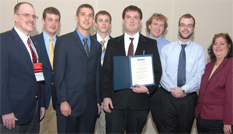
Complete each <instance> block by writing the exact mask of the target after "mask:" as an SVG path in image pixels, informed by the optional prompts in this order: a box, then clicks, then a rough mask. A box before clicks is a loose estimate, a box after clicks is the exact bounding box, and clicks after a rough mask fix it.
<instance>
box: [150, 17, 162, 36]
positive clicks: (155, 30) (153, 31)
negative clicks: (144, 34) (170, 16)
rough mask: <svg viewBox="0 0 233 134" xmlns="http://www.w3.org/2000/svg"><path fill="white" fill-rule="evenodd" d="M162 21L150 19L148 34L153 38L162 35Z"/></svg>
mask: <svg viewBox="0 0 233 134" xmlns="http://www.w3.org/2000/svg"><path fill="white" fill-rule="evenodd" d="M164 23H165V22H164V20H156V19H153V20H152V22H151V24H150V25H149V29H150V35H151V36H152V37H153V38H155V39H158V38H159V37H160V36H162V34H163V31H164Z"/></svg>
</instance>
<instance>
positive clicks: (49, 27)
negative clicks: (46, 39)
mask: <svg viewBox="0 0 233 134" xmlns="http://www.w3.org/2000/svg"><path fill="white" fill-rule="evenodd" d="M42 23H43V25H44V31H45V32H46V33H47V34H48V35H49V36H50V37H53V36H54V35H55V34H56V32H57V29H58V28H59V25H60V17H59V16H58V15H56V14H50V13H47V14H46V17H45V20H44V19H43V18H42Z"/></svg>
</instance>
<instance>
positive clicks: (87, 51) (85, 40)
mask: <svg viewBox="0 0 233 134" xmlns="http://www.w3.org/2000/svg"><path fill="white" fill-rule="evenodd" d="M83 41H84V49H85V52H86V54H87V57H88V55H89V50H88V45H87V38H83Z"/></svg>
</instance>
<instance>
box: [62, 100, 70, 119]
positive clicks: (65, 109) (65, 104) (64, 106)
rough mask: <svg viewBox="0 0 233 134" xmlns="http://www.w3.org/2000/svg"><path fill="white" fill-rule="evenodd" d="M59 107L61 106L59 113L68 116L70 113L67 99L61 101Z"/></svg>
mask: <svg viewBox="0 0 233 134" xmlns="http://www.w3.org/2000/svg"><path fill="white" fill-rule="evenodd" d="M60 107H61V113H62V114H63V115H64V116H66V117H68V116H70V115H71V107H70V104H69V103H68V102H67V101H64V102H62V103H61V106H60Z"/></svg>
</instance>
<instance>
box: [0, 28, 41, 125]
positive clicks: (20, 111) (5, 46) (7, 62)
mask: <svg viewBox="0 0 233 134" xmlns="http://www.w3.org/2000/svg"><path fill="white" fill-rule="evenodd" d="M0 38H1V40H0V41H1V44H0V45H1V90H0V93H1V110H0V115H4V114H9V113H12V112H13V113H14V114H15V117H16V118H17V119H18V121H16V125H22V124H28V123H30V122H31V121H32V119H33V116H34V113H35V109H36V104H37V100H40V101H38V102H39V108H38V110H40V106H42V107H44V92H43V90H42V84H41V82H37V81H36V78H35V74H34V67H33V64H32V61H31V58H30V55H29V53H28V51H27V49H26V47H25V45H24V43H23V41H22V40H21V39H20V37H19V35H18V34H17V33H16V31H15V30H14V28H13V29H12V30H11V31H7V32H5V33H1V34H0ZM32 41H33V44H34V45H35V47H36V50H37V53H38V55H39V57H38V60H39V61H40V62H41V58H40V51H39V47H38V43H37V42H35V41H34V40H33V39H32ZM39 113H40V112H39ZM1 122H2V119H1Z"/></svg>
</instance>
